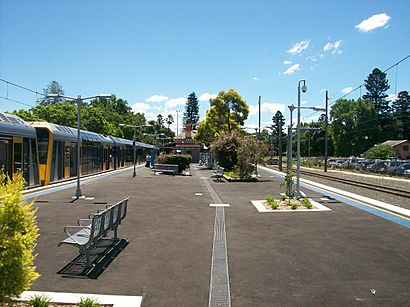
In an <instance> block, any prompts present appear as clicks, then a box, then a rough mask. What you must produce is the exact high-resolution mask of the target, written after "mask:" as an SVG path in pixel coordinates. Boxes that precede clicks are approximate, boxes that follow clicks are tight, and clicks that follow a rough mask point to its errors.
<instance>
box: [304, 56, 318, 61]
mask: <svg viewBox="0 0 410 307" xmlns="http://www.w3.org/2000/svg"><path fill="white" fill-rule="evenodd" d="M306 60H309V61H312V62H316V61H317V57H316V56H314V55H311V56H308V57H306Z"/></svg>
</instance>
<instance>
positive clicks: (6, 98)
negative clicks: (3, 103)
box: [0, 96, 35, 108]
mask: <svg viewBox="0 0 410 307" xmlns="http://www.w3.org/2000/svg"><path fill="white" fill-rule="evenodd" d="M0 98H1V99H4V100H8V101H12V102H15V103H19V104H22V105H25V106H28V107H33V108H34V107H35V106H33V105H31V104H28V103H24V102H21V101H18V100H14V99H10V98H8V97H3V96H0Z"/></svg>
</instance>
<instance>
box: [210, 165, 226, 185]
mask: <svg viewBox="0 0 410 307" xmlns="http://www.w3.org/2000/svg"><path fill="white" fill-rule="evenodd" d="M211 172H212V175H211V178H214V179H216V180H218V181H221V180H222V178H223V176H224V168H223V167H220V166H218V165H217V166H215V167H214V168H213V169H212V171H211Z"/></svg>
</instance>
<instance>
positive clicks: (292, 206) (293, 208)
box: [290, 203, 298, 210]
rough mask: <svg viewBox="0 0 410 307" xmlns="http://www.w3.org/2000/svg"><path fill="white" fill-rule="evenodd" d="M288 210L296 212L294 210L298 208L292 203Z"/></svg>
mask: <svg viewBox="0 0 410 307" xmlns="http://www.w3.org/2000/svg"><path fill="white" fill-rule="evenodd" d="M290 208H291V209H292V210H296V209H297V208H298V205H297V204H295V203H293V204H292V205H291V206H290Z"/></svg>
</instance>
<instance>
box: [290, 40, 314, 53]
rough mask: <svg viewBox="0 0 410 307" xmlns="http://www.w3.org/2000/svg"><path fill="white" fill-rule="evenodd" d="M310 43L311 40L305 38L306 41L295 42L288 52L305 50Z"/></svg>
mask: <svg viewBox="0 0 410 307" xmlns="http://www.w3.org/2000/svg"><path fill="white" fill-rule="evenodd" d="M309 43H310V41H309V40H304V41H300V42H299V43H295V44H294V45H293V46H292V48H290V49H289V50H288V51H287V52H288V53H290V54H292V55H296V54H300V53H301V52H302V51H303V50H305V49H307V48H308V47H309Z"/></svg>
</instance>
